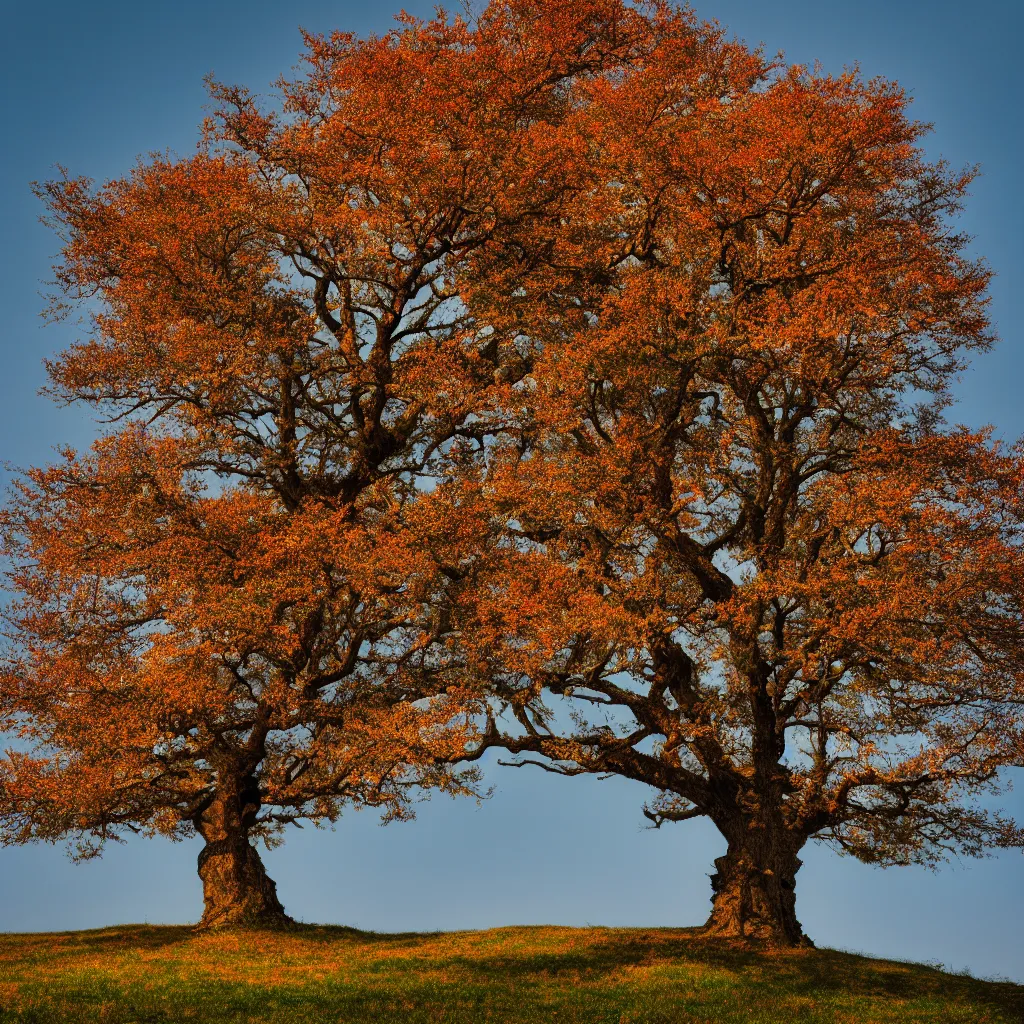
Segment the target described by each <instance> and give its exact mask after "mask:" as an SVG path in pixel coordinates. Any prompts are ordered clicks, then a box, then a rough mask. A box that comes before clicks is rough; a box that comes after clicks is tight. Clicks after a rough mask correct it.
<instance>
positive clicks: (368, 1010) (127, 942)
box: [0, 925, 1024, 1024]
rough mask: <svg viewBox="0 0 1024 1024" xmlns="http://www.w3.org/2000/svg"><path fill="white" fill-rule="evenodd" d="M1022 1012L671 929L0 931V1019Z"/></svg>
mask: <svg viewBox="0 0 1024 1024" xmlns="http://www.w3.org/2000/svg"><path fill="white" fill-rule="evenodd" d="M14 1021H19V1022H33V1024H51V1022H52V1024H58V1022H60V1024H64V1022H68V1024H73V1022H78V1021H104V1022H110V1024H143V1022H145V1024H151V1022H154V1024H155V1022H171V1021H175V1022H177V1021H196V1022H204V1024H205V1022H213V1024H219V1022H227V1021H231V1022H248V1021H258V1022H271V1021H272V1022H275V1024H278V1022H280V1024H284V1022H286V1021H287V1022H297V1024H306V1022H309V1024H318V1022H323V1024H360V1022H363V1021H375V1022H378V1021H379V1022H388V1024H390V1022H396V1024H397V1022H401V1024H420V1022H423V1024H427V1022H430V1024H436V1022H444V1024H455V1022H460V1024H461V1022H467V1024H468V1022H476V1021H493V1022H506V1021H507V1022H512V1021H516V1022H525V1021H555V1022H576V1024H669V1022H671V1024H712V1022H713V1024H719V1022H725V1024H727V1022H733V1021H743V1022H757V1024H775V1022H779V1024H790V1022H817V1021H820V1022H822V1024H826V1022H827V1024H847V1022H848V1024H862V1022H878V1024H903V1022H915V1024H917V1022H925V1021H928V1022H943V1024H945V1022H949V1024H958V1022H963V1024H1002V1022H1006V1024H1019V1022H1022V1021H1024V987H1022V986H1017V985H1011V984H1008V983H996V982H986V981H978V980H976V979H974V978H969V977H963V976H960V975H949V974H943V973H941V972H940V971H936V970H934V969H932V968H929V967H922V966H919V965H916V964H905V963H897V962H892V961H885V960H869V959H866V958H864V957H858V956H854V955H852V954H848V953H837V952H833V951H830V950H810V951H801V952H749V951H744V950H740V949H735V948H732V947H730V946H729V945H727V944H723V943H711V942H707V941H703V940H701V939H699V938H697V937H696V936H695V935H694V934H693V933H692V932H690V931H687V930H685V929H671V930H670V929H625V928H615V929H605V928H587V929H576V928H549V927H538V928H502V929H497V930H493V931H486V932H447V933H437V934H402V935H377V934H373V933H370V932H359V931H355V930H352V929H348V928H337V927H318V926H308V925H305V926H300V927H299V928H297V929H296V930H295V931H294V932H289V933H284V934H280V933H276V934H275V933H270V932H259V931H234V932H226V933H217V934H206V935H197V934H195V933H194V932H192V931H191V930H190V929H189V928H185V927H148V926H140V925H132V926H125V927H120V928H107V929H103V930H100V931H88V932H64V933H59V934H49V935H0V1022H3V1024H8V1022H14Z"/></svg>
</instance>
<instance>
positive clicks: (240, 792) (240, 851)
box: [195, 775, 291, 929]
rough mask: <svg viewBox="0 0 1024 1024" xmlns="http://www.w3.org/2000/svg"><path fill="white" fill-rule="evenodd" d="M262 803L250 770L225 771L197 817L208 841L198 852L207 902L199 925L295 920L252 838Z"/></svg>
mask: <svg viewBox="0 0 1024 1024" xmlns="http://www.w3.org/2000/svg"><path fill="white" fill-rule="evenodd" d="M259 807H260V802H259V790H258V788H257V785H256V781H255V779H254V778H253V777H252V776H251V775H250V776H246V777H243V778H241V779H231V778H223V776H222V777H221V779H220V780H218V789H217V794H216V796H215V797H214V799H213V802H212V803H211V804H210V806H209V807H207V808H206V810H205V811H203V813H202V814H201V815H200V816H199V818H198V819H197V820H196V823H195V824H196V829H197V831H198V832H199V834H200V835H201V836H202V837H203V838H204V839H205V840H206V846H204V847H203V849H202V851H201V852H200V854H199V877H200V878H201V879H202V880H203V904H204V910H203V917H202V920H201V921H200V922H199V927H200V928H204V929H205V928H222V927H225V926H231V925H250V926H253V925H255V926H259V927H263V928H282V927H286V926H287V925H289V924H291V918H290V917H288V915H287V914H285V912H284V907H283V906H282V905H281V901H280V900H279V899H278V898H277V885H276V883H275V882H274V880H273V879H272V878H271V877H270V876H269V875H268V874H267V872H266V869H265V868H264V867H263V861H262V860H260V855H259V854H258V853H257V852H256V848H255V847H254V846H253V845H252V843H250V842H249V831H250V829H251V828H252V825H253V823H254V821H255V819H256V815H257V814H258V813H259Z"/></svg>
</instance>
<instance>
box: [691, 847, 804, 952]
mask: <svg viewBox="0 0 1024 1024" xmlns="http://www.w3.org/2000/svg"><path fill="white" fill-rule="evenodd" d="M775 861H776V867H775V869H774V870H773V869H766V868H763V867H760V866H758V865H757V864H755V863H754V861H753V859H752V858H751V857H750V856H749V854H746V853H740V854H738V855H737V854H735V853H733V854H726V856H724V857H719V858H718V859H717V860H716V861H715V867H716V868H718V871H717V872H716V873H715V874H714V875H712V876H711V887H712V889H714V897H713V898H712V902H713V904H714V909H713V910H712V911H711V916H710V917H709V918H708V920H707V923H706V924H705V925H704V927H703V928H702V929H701V934H702V935H704V936H707V937H708V938H719V939H730V940H732V941H734V942H742V943H746V944H750V945H755V944H756V945H759V946H772V947H781V948H789V949H799V948H806V949H813V948H814V943H813V942H811V940H810V939H809V938H807V936H806V935H804V932H803V929H802V928H801V927H800V922H799V921H798V920H797V918H796V893H795V888H796V885H795V881H796V872H797V870H798V869H799V867H800V861H799V860H798V859H797V858H796V857H791V858H788V862H785V860H784V858H782V857H777V858H775Z"/></svg>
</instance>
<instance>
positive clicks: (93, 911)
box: [0, 0, 1024, 981]
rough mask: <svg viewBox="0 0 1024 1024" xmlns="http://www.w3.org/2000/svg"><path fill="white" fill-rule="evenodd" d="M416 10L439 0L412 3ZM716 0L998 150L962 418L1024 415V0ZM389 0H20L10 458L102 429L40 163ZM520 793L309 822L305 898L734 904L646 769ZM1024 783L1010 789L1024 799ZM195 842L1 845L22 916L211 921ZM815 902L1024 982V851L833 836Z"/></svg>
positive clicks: (287, 891)
mask: <svg viewBox="0 0 1024 1024" xmlns="http://www.w3.org/2000/svg"><path fill="white" fill-rule="evenodd" d="M407 7H408V9H409V10H410V11H411V12H412V13H415V14H427V13H429V7H428V5H427V4H424V3H420V2H410V3H408V4H407ZM697 11H698V13H699V14H700V15H702V16H704V17H714V18H717V19H718V20H719V21H721V22H722V23H723V24H724V25H725V26H727V27H728V28H729V30H730V31H731V32H732V33H733V34H735V35H737V36H739V37H741V38H743V39H745V40H747V41H748V42H750V43H757V42H763V43H764V44H765V47H766V49H767V50H768V51H769V52H770V53H773V52H775V51H777V50H784V51H785V53H786V56H787V57H788V58H789V59H790V60H792V61H799V62H802V63H809V62H812V61H814V60H815V59H818V60H820V61H821V62H822V63H823V64H824V66H825V67H826V68H827V69H829V70H834V71H838V70H840V69H842V67H843V66H844V65H848V64H852V63H855V62H856V63H859V64H860V66H861V68H862V69H863V71H864V73H865V74H867V75H869V76H873V75H882V76H885V77H889V78H895V79H897V80H898V81H899V82H900V83H901V84H902V85H903V86H904V87H905V88H907V89H908V90H909V91H910V93H911V94H912V95H913V97H914V100H915V102H914V108H913V110H914V113H915V115H916V116H917V117H918V118H919V119H921V120H924V121H929V122H932V123H933V124H934V125H935V133H934V134H933V135H932V137H931V138H930V140H929V142H928V147H927V148H928V151H929V153H930V155H932V156H933V157H938V156H944V157H946V158H947V159H949V160H950V161H951V162H952V163H953V164H954V165H962V164H968V163H980V164H981V165H982V169H983V176H982V177H981V179H980V180H979V181H978V182H977V184H976V186H975V189H974V196H973V198H972V199H971V201H970V206H969V209H968V212H967V215H966V217H965V218H964V220H963V226H964V228H965V229H966V230H967V231H969V232H970V233H971V234H972V235H973V236H974V238H975V242H974V248H975V251H976V252H977V253H979V254H982V255H984V256H985V257H986V258H987V259H988V261H989V262H990V264H991V265H992V266H993V268H994V269H995V270H996V272H997V274H998V276H997V278H996V280H995V284H994V286H993V289H992V296H993V298H992V315H993V317H994V320H995V322H996V325H997V327H998V329H999V332H1000V334H1001V336H1002V343H1001V345H1000V346H999V347H998V348H997V350H996V351H994V352H993V353H991V354H989V355H986V356H984V357H983V358H981V359H980V360H978V361H977V363H976V365H975V367H974V368H973V369H972V370H971V371H970V373H968V374H967V375H966V376H965V378H964V380H963V382H962V384H961V387H960V395H961V398H962V402H961V405H960V407H959V409H958V411H957V413H956V415H955V418H956V419H958V420H960V421H962V422H966V423H970V424H975V425H976V424H980V423H983V422H991V423H994V424H995V425H996V427H997V429H998V431H999V433H1001V434H1002V435H1004V436H1006V437H1012V438H1016V437H1018V436H1020V435H1021V434H1024V405H1022V399H1021V378H1022V372H1024V354H1022V352H1021V328H1022V324H1024V310H1022V294H1024V289H1022V287H1021V274H1022V271H1024V260H1022V254H1024V241H1022V239H1024V232H1022V228H1024V224H1022V216H1021V208H1022V204H1021V197H1020V194H1019V189H1020V181H1021V174H1020V164H1021V159H1022V157H1024V152H1022V149H1024V145H1022V142H1021V138H1022V131H1021V129H1022V127H1024V124H1022V120H1021V116H1020V111H1021V109H1022V100H1024V96H1022V89H1021V74H1020V70H1019V60H1018V56H1019V53H1018V48H1019V45H1020V43H1019V41H1020V38H1021V34H1022V30H1024V5H1021V4H1020V2H1019V0H975V2H973V3H970V4H965V3H963V2H956V3H954V2H952V0H862V2H860V3H858V4H855V3H850V2H836V0H776V2H774V3H765V2H763V0H720V2H718V3H716V4H713V5H712V4H710V3H709V4H701V5H699V6H698V7H697ZM392 13H393V10H392V8H391V6H390V4H389V3H387V2H386V0H385V2H384V3H380V2H369V3H367V2H364V3H354V2H352V0H335V2H332V3H328V2H325V0H291V2H289V3H284V2H280V0H278V2H273V3H270V2H266V0H250V2H248V3H245V4H243V3H239V2H237V0H176V2H173V3H172V2H169V0H150V2H147V3H140V2H138V0H132V2H130V3H129V2H126V0H107V2H106V3H103V4H98V3H82V2H80V0H79V2H74V3H72V2H70V0H51V2H50V3H46V4H44V3H38V2H35V3H28V2H25V0H7V3H6V4H5V5H4V8H3V33H2V38H0V100H2V109H3V110H4V123H3V133H4V134H3V139H4V142H3V157H2V159H0V182H2V184H0V204H2V206H0V235H2V244H0V292H2V304H0V309H2V311H3V319H2V321H0V323H2V326H0V350H2V359H3V363H2V366H3V372H2V373H0V438H2V444H0V460H2V461H7V462H12V463H15V464H17V465H22V466H24V465H28V464H33V463H39V462H45V461H46V460H48V459H49V458H50V457H51V454H52V447H53V446H54V445H56V444H60V443H66V442H71V443H75V444H79V445H81V444H84V443H87V441H88V439H89V437H90V434H91V429H92V428H91V426H90V424H89V421H88V420H87V418H86V417H85V416H84V415H83V414H81V413H77V412H70V411H64V412H59V411H57V410H55V409H53V408H52V407H51V406H50V405H49V404H48V403H47V402H46V401H45V400H44V399H42V398H40V397H38V396H37V395H36V390H37V389H38V387H39V386H40V385H41V383H42V381H43V372H42V366H41V361H42V359H43V358H44V357H46V356H47V355H48V354H50V353H52V352H54V351H55V350H57V349H60V348H61V347H63V346H64V345H65V344H67V343H68V342H69V341H70V340H71V339H72V337H73V333H74V332H73V327H72V326H69V325H60V326H56V327H53V326H51V327H45V326H43V325H42V323H41V321H40V319H39V317H38V313H39V309H40V307H41V300H40V298H39V292H40V290H41V287H42V285H41V282H42V281H43V280H45V279H46V278H47V277H48V275H49V266H50V262H51V259H52V256H53V254H54V251H55V248H56V246H55V242H54V239H53V238H52V237H51V236H50V234H49V232H48V230H47V229H46V228H44V227H43V226H42V225H40V224H39V223H38V216H39V213H40V211H39V209H38V206H37V204H36V202H35V200H34V198H33V197H32V195H31V194H30V192H29V187H28V183H29V182H30V181H31V180H33V179H41V178H46V177H48V176H50V175H51V174H52V173H53V169H54V165H56V164H58V163H60V164H64V165H66V166H67V167H68V168H69V169H70V170H71V171H72V172H74V173H79V174H87V175H90V176H92V177H94V178H97V179H103V178H107V177H112V176H116V175H120V174H122V173H123V172H125V171H126V170H127V169H128V168H129V167H130V166H131V164H132V162H133V161H134V160H135V158H136V157H137V156H138V155H139V154H146V153H148V152H151V151H155V150H165V149H172V150H175V151H177V152H179V153H188V152H190V151H191V150H192V148H193V147H194V145H195V139H196V127H197V124H198V122H199V120H200V118H201V116H202V113H203V106H204V103H205V93H204V90H203V86H202V78H203V76H204V75H205V74H206V73H207V72H210V71H213V72H214V73H215V74H216V75H217V76H218V77H219V78H220V79H222V80H224V81H228V82H240V83H244V84H246V85H249V86H250V87H252V88H253V89H256V90H265V89H266V88H267V87H268V85H269V83H270V82H271V81H273V80H274V79H275V78H277V77H278V75H280V74H281V73H282V72H285V71H287V70H288V69H289V68H290V67H292V66H293V65H294V64H295V62H296V60H297V57H298V53H299V47H300V40H299V34H298V26H300V25H302V26H303V27H306V28H309V29H312V30H318V31H327V30H330V29H331V28H344V29H350V30H355V31H358V32H368V31H372V30H386V29H387V28H388V27H389V26H390V23H391V21H390V19H391V14H392ZM488 773H489V781H490V782H491V783H493V784H494V786H495V787H496V792H495V795H494V796H493V798H492V799H490V800H489V801H486V802H485V803H484V804H483V805H481V806H479V807H477V806H476V805H474V804H472V803H470V802H464V803H458V804H456V803H451V802H450V801H447V800H445V799H441V798H437V799H435V800H434V801H432V802H431V803H428V804H425V805H424V806H423V808H422V810H421V813H420V816H419V819H418V820H417V821H416V822H414V823H412V824H407V825H394V826H390V827H388V828H383V829H382V828H379V827H378V826H377V824H376V821H375V819H374V817H373V816H372V815H371V814H369V813H362V814H353V815H350V816H348V817H346V818H345V819H343V820H342V821H341V823H340V824H339V827H338V829H337V831H336V832H333V833H332V832H317V831H316V830H313V829H306V830H305V831H301V832H298V831H296V832H293V833H292V834H291V835H290V836H289V838H288V842H287V844H286V845H285V846H284V847H283V848H282V849H279V850H275V851H272V852H271V853H269V854H267V855H266V860H267V863H268V867H269V869H270V872H271V874H272V875H273V876H274V878H275V879H276V880H277V881H278V885H279V889H280V893H281V895H282V897H283V899H284V902H285V905H286V906H287V908H288V910H289V911H291V913H292V914H294V915H296V916H297V917H299V918H300V919H303V920H307V921H323V922H340V923H345V924H350V925H355V926H358V927H361V928H368V929H377V930H400V929H401V930H406V929H415V930H433V929H448V928H477V927H488V926H492V925H501V924H527V923H542V922H543V923H557V924H585V923H591V924H606V925H625V924H634V925H689V924H697V923H700V922H701V921H703V920H704V918H705V917H706V915H707V912H708V910H709V906H710V905H709V902H708V899H709V895H710V888H709V884H708V878H707V875H708V873H709V872H710V871H711V870H712V866H711V862H712V860H713V858H714V857H715V856H717V855H718V854H719V853H720V852H722V851H721V847H722V843H721V841H720V840H719V838H718V837H717V835H716V833H715V832H714V830H713V829H712V828H710V827H709V826H706V825H705V824H702V823H700V822H697V823H686V824H682V825H678V826H676V827H666V828H664V829H662V830H661V831H659V832H654V831H650V830H645V829H644V828H643V827H642V822H643V819H642V817H641V814H640V805H641V803H642V802H643V800H644V799H645V798H647V796H648V795H649V794H648V793H647V792H646V791H645V790H644V789H643V787H641V786H639V785H638V784H634V783H629V782H625V781H622V780H611V781H607V782H598V781H597V780H595V779H557V778H553V777H551V776H547V775H543V774H542V773H540V772H538V771H535V770H534V771H531V770H530V769H522V770H520V771H514V770H512V769H501V768H498V767H491V766H489V767H488ZM1020 781H1021V789H1020V791H1019V792H1018V793H1017V794H1015V795H1011V796H1010V797H1008V798H1007V800H1006V801H1004V804H1005V805H1006V806H1007V807H1008V808H1011V809H1013V808H1015V809H1016V811H1017V813H1018V814H1020V815H1021V816H1022V817H1024V778H1022V779H1021V780H1020ZM196 853H197V849H196V847H195V846H193V845H190V844H178V845H175V844H171V843H169V842H166V841H163V840H160V841H152V842H147V841H136V842H132V843H130V844H129V845H128V846H125V847H116V846H115V847H112V848H111V849H110V850H109V852H108V853H107V854H106V856H105V857H104V859H103V860H102V861H99V862H94V863H90V864H86V865H83V866H75V865H72V864H70V863H69V862H68V861H66V860H65V859H64V856H63V853H62V850H61V849H60V848H56V849H55V848H51V847H27V848H20V849H9V850H0V930H4V931H23V930H57V929H71V928H86V927H97V926H101V925H106V924H113V923H118V922H129V921H150V922H185V921H194V920H196V919H197V918H198V917H199V913H200V909H201V894H200V887H199V881H198V878H197V877H196V874H195V856H196ZM804 861H805V866H804V868H803V870H802V871H801V873H800V877H799V883H798V894H799V895H798V901H799V902H798V911H799V914H800V917H801V920H802V921H803V923H804V926H805V928H806V930H807V932H808V933H809V934H810V935H811V937H812V938H813V939H815V941H816V942H818V943H819V944H821V945H830V946H838V947H842V948H847V949H854V950H859V951H864V952H868V953H871V954H874V955H878V956H894V957H902V958H906V959H914V960H932V961H938V962H941V963H944V964H945V965H946V966H947V967H949V966H951V967H953V968H955V969H962V968H964V967H969V968H970V969H971V970H972V971H974V972H975V973H977V974H982V975H988V976H991V975H1004V976H1008V977H1012V978H1015V979H1016V980H1019V981H1024V942H1022V940H1021V926H1020V919H1021V914H1022V912H1024V857H1022V856H1021V855H1020V854H1019V853H1014V854H1006V855H1003V856H1000V857H997V858H994V859H990V860H983V861H965V862H955V863H952V864H950V865H948V866H947V867H944V868H943V869H941V870H940V871H939V872H937V873H932V872H928V871H925V870H921V869H916V868H911V869H888V870H885V871H882V870H879V869H872V868H868V867H865V866H863V865H860V864H857V863H855V862H853V861H850V860H849V859H846V858H839V857H838V856H836V855H835V854H833V853H831V852H830V851H828V850H825V849H821V848H815V849H809V850H808V851H807V853H806V855H805V858H804Z"/></svg>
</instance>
